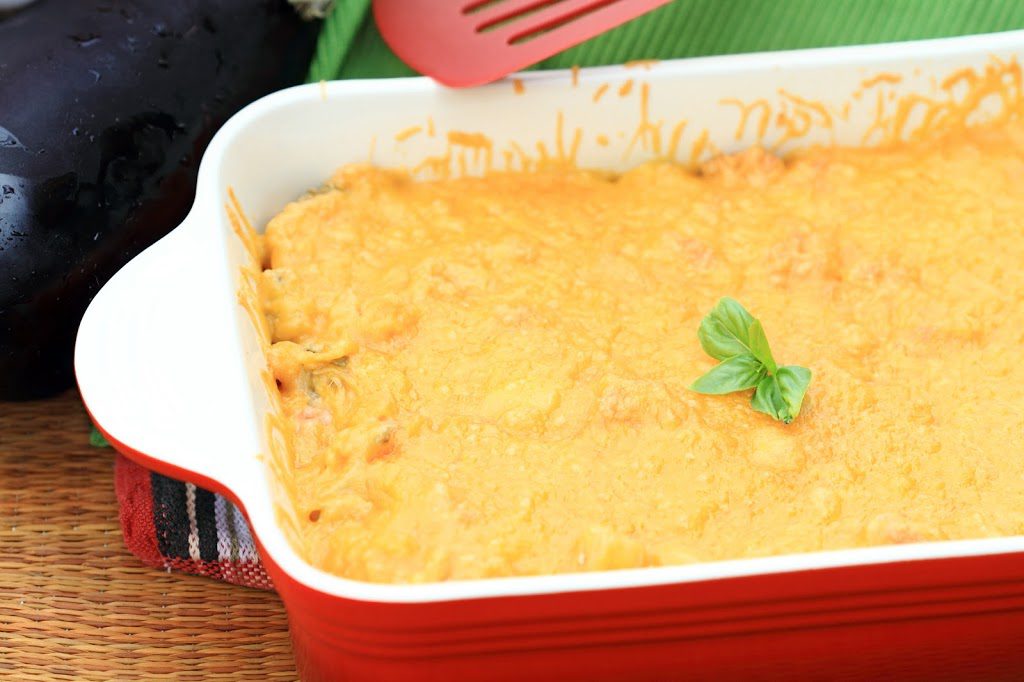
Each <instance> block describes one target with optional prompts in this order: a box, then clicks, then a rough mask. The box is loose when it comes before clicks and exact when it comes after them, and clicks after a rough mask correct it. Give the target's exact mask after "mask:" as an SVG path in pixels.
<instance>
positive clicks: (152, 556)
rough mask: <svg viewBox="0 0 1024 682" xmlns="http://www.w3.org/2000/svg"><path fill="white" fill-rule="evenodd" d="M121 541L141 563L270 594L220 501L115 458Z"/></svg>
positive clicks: (251, 545)
mask: <svg viewBox="0 0 1024 682" xmlns="http://www.w3.org/2000/svg"><path fill="white" fill-rule="evenodd" d="M114 488H115V490H116V491H117V501H118V503H119V505H120V513H119V516H120V520H121V530H122V532H123V533H124V541H125V544H126V545H127V546H128V549H129V550H131V552H132V553H133V554H135V556H137V557H139V559H141V560H142V562H143V563H145V564H146V565H148V566H153V567H155V568H162V569H164V570H166V571H182V572H184V573H194V574H196V575H204V576H207V577H209V578H215V579H217V580H225V581H227V582H229V583H235V584H236V585H245V586H246V587H259V588H262V589H265V590H272V589H273V588H274V585H273V583H272V582H271V581H270V576H268V575H267V572H266V570H264V568H263V564H261V563H260V558H259V554H257V552H256V543H255V542H253V539H252V535H251V534H250V532H249V525H248V524H247V523H246V521H245V517H244V516H242V512H240V511H239V510H238V508H237V507H235V505H234V504H232V503H231V502H229V501H228V500H227V499H225V498H224V497H222V496H220V495H218V494H216V493H212V492H210V491H209V490H203V489H202V488H198V487H196V486H195V485H193V484H192V483H184V482H182V481H176V480H174V479H173V478H168V477H167V476H162V475H160V474H157V473H154V472H151V471H149V470H148V469H145V468H143V467H141V466H139V465H138V464H136V463H134V462H132V461H131V460H130V459H128V458H126V457H123V456H121V455H118V456H117V461H116V462H115V465H114Z"/></svg>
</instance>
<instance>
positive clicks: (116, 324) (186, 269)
mask: <svg viewBox="0 0 1024 682" xmlns="http://www.w3.org/2000/svg"><path fill="white" fill-rule="evenodd" d="M202 213H203V212H202V211H201V210H200V209H199V208H198V206H196V207H193V210H192V212H191V213H190V214H189V216H188V217H187V218H186V219H185V221H184V222H183V223H182V224H181V225H180V226H179V227H178V228H177V229H175V230H174V231H173V232H171V233H170V234H169V235H167V236H166V237H165V238H163V239H162V240H160V241H158V242H157V243H156V244H154V245H153V246H151V247H149V248H148V249H146V250H145V251H143V252H142V253H141V254H139V256H137V257H136V258H135V259H134V260H132V261H131V262H129V263H128V264H127V265H126V266H125V267H123V268H122V269H121V270H120V271H119V272H118V273H117V274H116V275H114V277H113V278H111V280H110V281H109V282H108V283H107V284H106V285H105V286H104V287H103V288H102V289H101V290H100V292H99V293H98V294H97V295H96V298H95V299H93V301H92V303H91V304H90V306H89V308H88V310H87V311H86V313H85V316H84V317H83V318H82V323H81V326H80V327H79V330H78V338H77V343H76V347H75V374H76V377H77V380H78V386H79V390H80V391H81V393H82V400H83V402H84V403H85V405H86V409H87V410H88V411H89V413H90V416H91V417H92V419H93V421H94V423H95V424H96V426H97V427H98V428H99V429H100V431H101V432H102V433H103V434H104V436H106V437H107V439H108V440H109V441H110V442H111V444H112V445H113V446H114V447H115V448H117V449H118V450H119V451H121V452H122V453H124V454H126V455H128V456H129V457H131V458H133V459H135V460H137V461H139V462H140V463H142V464H143V465H144V466H147V467H149V468H151V469H154V470H156V471H159V472H160V473H163V474H166V475H169V476H173V477H175V478H178V479H184V480H187V481H190V482H192V483H196V484H199V485H202V486H204V487H209V488H212V489H214V490H216V491H219V492H223V493H226V494H228V495H229V496H231V497H232V498H234V499H235V500H236V501H237V500H238V497H239V496H241V495H242V491H241V490H238V489H237V487H239V486H243V485H245V484H246V481H249V482H253V483H254V482H255V481H257V480H260V479H261V469H260V470H259V471H257V469H258V468H259V454H258V453H259V452H260V449H261V443H260V438H259V435H258V434H259V433H260V430H259V428H258V425H257V424H256V423H255V421H256V416H255V412H254V410H253V407H254V405H253V392H252V391H251V390H250V377H249V375H248V370H247V367H246V358H245V357H243V355H244V354H243V353H240V352H239V349H241V348H247V347H248V346H247V345H245V344H243V343H242V341H243V339H242V338H240V334H241V324H242V319H241V317H240V315H239V310H240V306H239V305H238V304H237V299H236V297H235V291H236V286H235V285H236V281H235V278H236V277H237V270H235V269H234V268H231V266H230V265H229V262H230V259H229V258H227V257H226V253H225V250H226V249H227V248H228V244H227V243H226V242H225V240H224V238H223V232H221V231H220V230H219V229H216V228H215V227H214V226H212V225H208V224H204V222H202V221H201V220H200V218H199V216H200V215H201V214H202ZM207 215H209V214H207ZM225 278H227V281H225ZM225 321H227V323H225ZM248 345H252V344H248ZM257 351H258V349H257ZM258 362H259V365H260V366H262V364H263V361H262V360H259V361H258ZM253 467H256V468H253ZM246 469H249V471H245V470H246ZM252 474H255V476H253V475H252ZM228 481H231V484H232V485H231V489H230V490H229V489H228V486H227V485H226V484H227V482H228Z"/></svg>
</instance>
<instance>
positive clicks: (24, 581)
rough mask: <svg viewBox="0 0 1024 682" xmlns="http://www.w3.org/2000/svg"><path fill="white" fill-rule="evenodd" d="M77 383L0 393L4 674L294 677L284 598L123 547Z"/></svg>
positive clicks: (104, 466) (105, 460) (0, 647)
mask: <svg viewBox="0 0 1024 682" xmlns="http://www.w3.org/2000/svg"><path fill="white" fill-rule="evenodd" d="M88 432H89V431H88V422H87V420H86V417H85V413H84V411H83V410H82V407H81V405H80V403H79V402H78V396H77V395H76V394H75V393H73V392H71V393H68V394H66V395H63V396H61V397H60V398H57V399H54V400H49V401H45V402H36V403H22V404H17V403H16V404H9V403H8V404H4V403H0V679H5V680H6V679H11V680H24V681H25V682H32V681H35V680H47V681H49V680H126V679H146V680H161V679H174V680H216V679H231V680H237V679H259V680H265V679H269V680H284V679H287V680H293V679H295V677H296V674H295V667H294V663H293V661H292V655H291V645H290V643H289V640H288V632H287V623H286V620H285V614H284V609H283V608H282V606H281V602H280V600H279V599H278V597H277V595H276V594H274V593H273V592H265V591H263V590H252V589H247V588H244V587H237V586H234V585H228V584H226V583H223V582H215V581H212V580H208V579H206V578H198V577H193V576H183V575H180V574H178V575H174V576H168V575H165V574H162V573H160V572H159V571H154V570H153V569H152V568H147V567H145V566H143V565H142V564H141V563H140V562H139V561H138V560H137V559H136V558H135V557H133V556H132V555H131V554H129V553H128V550H126V549H125V547H124V543H123V541H122V539H121V531H120V528H119V526H118V520H117V500H116V498H115V496H114V488H113V475H112V467H113V455H112V454H111V452H110V451H108V450H96V449H94V448H91V447H89V444H88Z"/></svg>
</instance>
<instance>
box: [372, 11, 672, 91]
mask: <svg viewBox="0 0 1024 682" xmlns="http://www.w3.org/2000/svg"><path fill="white" fill-rule="evenodd" d="M669 2H671V0H374V2H373V13H374V16H375V17H376V20H377V26H378V27H379V28H380V32H381V35H382V36H384V40H386V41H387V43H388V45H390V46H391V49H392V50H394V51H395V54H397V55H398V56H399V57H401V58H402V60H403V61H405V63H407V64H408V65H409V66H411V67H413V68H414V69H416V70H417V71H419V72H420V73H424V74H426V75H428V76H431V77H432V78H434V79H435V80H437V81H440V82H441V83H444V84H445V85H450V86H452V87H467V86H470V85H480V84H482V83H488V82H490V81H493V80H497V79H498V78H501V77H502V76H506V75H508V74H510V73H512V72H513V71H517V70H519V69H522V68H524V67H526V66H530V65H531V64H536V63H537V62H539V61H540V60H542V59H544V58H546V57H550V56H551V55H553V54H555V53H556V52H561V51H562V50H564V49H566V48H569V47H572V46H573V45H576V44H577V43H582V42H583V41H584V40H587V39H588V38H593V37H594V36H596V35H598V34H599V33H604V32H605V31H607V30H609V29H612V28H615V27H616V26H618V25H619V24H623V23H625V22H627V21H629V20H630V19H635V18H636V17H638V16H640V15H641V14H643V13H645V12H649V11H651V10H652V9H654V8H656V7H659V6H661V5H665V4H667V3H669Z"/></svg>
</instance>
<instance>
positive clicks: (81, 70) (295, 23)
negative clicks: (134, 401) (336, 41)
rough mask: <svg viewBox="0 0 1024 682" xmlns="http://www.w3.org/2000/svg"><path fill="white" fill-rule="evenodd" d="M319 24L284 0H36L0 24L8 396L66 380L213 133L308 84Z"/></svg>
mask: <svg viewBox="0 0 1024 682" xmlns="http://www.w3.org/2000/svg"><path fill="white" fill-rule="evenodd" d="M317 30H318V25H317V24H316V23H315V22H304V21H302V20H301V19H299V17H298V15H297V14H296V13H295V12H294V11H293V10H292V9H291V7H290V6H289V5H288V4H287V3H286V2H285V1H284V0H173V1H168V0H95V1H91V2H90V1H85V0H38V1H37V2H35V3H34V4H32V5H29V6H28V7H26V8H24V9H22V10H20V11H18V12H17V13H15V14H13V15H11V16H9V17H8V18H6V19H3V20H0V46H2V47H0V400H19V399H32V398H39V397H44V396H47V395H51V394H53V393H56V392H58V391H61V390H63V389H65V388H67V387H69V386H70V385H71V384H72V382H73V371H72V355H73V348H74V339H75V334H76V332H77V329H78V323H79V321H80V320H81V317H82V314H83V313H84V311H85V308H86V306H87V305H88V303H89V301H90V300H92V297H93V296H94V295H95V294H96V292H97V291H98V290H99V288H100V286H102V285H103V283H104V282H105V281H107V279H109V278H110V276H111V275H113V274H114V273H115V272H116V271H117V270H118V269H119V268H120V267H121V266H123V265H124V264H125V263H127V262H128V261H129V260H130V259H131V258H132V257H133V256H135V255H136V254H138V253H139V252H140V251H142V250H143V249H144V248H146V247H147V246H149V245H150V244H152V243H153V242H154V241H156V240H157V239H159V238H160V237H161V236H163V235H164V234H166V233H167V232H169V231H170V230H171V229H173V228H174V227H175V226H177V225H178V224H179V223H180V222H181V220H182V219H183V218H184V217H185V214H186V213H187V212H188V209H189V207H190V206H191V205H192V200H193V197H194V193H195V184H196V173H197V171H198V166H199V160H200V156H201V155H202V153H203V150H204V149H205V147H206V145H207V143H208V142H209V140H210V138H211V137H212V136H213V133H214V132H216V130H217V128H218V127H219V126H220V125H222V124H223V123H224V121H226V120H227V119H228V118H229V117H230V116H231V115H232V114H234V113H235V112H236V111H238V110H239V109H241V108H242V107H243V106H245V105H246V104H248V103H249V102H251V101H253V100H254V99H257V98H259V97H261V96H262V95H265V94H267V93H269V92H272V91H274V90H277V89H279V88H281V87H284V86H286V85H291V84H294V83H297V82H299V81H301V80H302V77H303V76H304V75H305V72H306V69H307V67H308V64H309V60H310V58H311V56H312V53H313V49H314V46H315V42H316V34H317ZM282 153H287V150H282ZM182 271H183V273H187V271H188V269H187V267H186V268H183V270H182ZM167 286H174V282H168V283H167ZM110 333H111V334H116V333H117V330H116V329H111V330H110ZM197 333H200V334H201V333H202V332H201V331H198V332H197ZM182 352H187V351H186V349H182ZM153 362H160V358H158V357H154V358H153Z"/></svg>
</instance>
